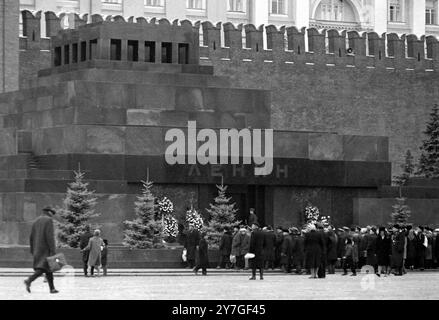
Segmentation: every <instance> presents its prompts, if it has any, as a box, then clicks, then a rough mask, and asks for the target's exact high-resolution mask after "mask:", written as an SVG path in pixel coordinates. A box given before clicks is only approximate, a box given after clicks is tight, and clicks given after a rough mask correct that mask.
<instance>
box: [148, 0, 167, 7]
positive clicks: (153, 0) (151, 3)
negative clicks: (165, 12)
mask: <svg viewBox="0 0 439 320" xmlns="http://www.w3.org/2000/svg"><path fill="white" fill-rule="evenodd" d="M145 6H146V7H164V6H165V4H164V0H145Z"/></svg>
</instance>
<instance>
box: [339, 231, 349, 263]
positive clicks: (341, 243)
mask: <svg viewBox="0 0 439 320" xmlns="http://www.w3.org/2000/svg"><path fill="white" fill-rule="evenodd" d="M346 238H347V234H346V232H342V233H340V235H339V237H338V241H337V258H343V256H344V255H345V244H346Z"/></svg>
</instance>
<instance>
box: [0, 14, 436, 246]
mask: <svg viewBox="0 0 439 320" xmlns="http://www.w3.org/2000/svg"><path fill="white" fill-rule="evenodd" d="M22 16H23V33H24V35H25V36H24V37H23V38H20V40H19V44H20V52H19V66H20V73H19V83H20V90H18V91H13V92H8V93H4V94H2V95H0V244H2V245H9V246H11V245H12V246H16V245H27V243H28V236H29V229H30V225H31V223H32V221H33V219H34V218H35V217H36V216H37V215H38V214H39V212H40V210H41V209H42V208H43V207H44V206H46V205H53V206H56V205H61V204H62V198H63V197H64V195H65V191H66V187H67V183H68V182H70V181H71V180H72V171H73V170H75V169H77V168H78V166H79V165H80V167H81V169H82V170H84V171H86V178H87V180H88V181H89V182H90V188H91V189H94V190H96V192H97V194H98V197H99V205H98V208H97V210H98V211H99V212H101V213H102V215H101V217H99V218H98V219H96V221H95V222H97V223H99V224H101V225H102V231H103V234H105V235H106V237H107V238H108V239H109V241H110V243H112V244H118V243H121V241H122V237H123V234H122V231H123V224H122V222H123V221H124V220H126V219H132V218H133V216H134V210H133V202H134V200H135V197H136V195H137V194H138V193H139V192H140V188H141V184H140V181H141V180H144V179H145V178H146V175H147V172H149V173H150V178H151V180H153V181H154V182H155V184H156V191H157V194H159V195H160V194H161V195H166V196H168V197H169V198H170V199H172V201H173V202H174V206H175V208H176V210H177V211H178V212H177V213H184V211H185V210H186V207H188V206H189V199H193V201H194V205H195V206H196V207H198V208H200V209H201V211H202V213H203V214H204V215H205V214H206V212H205V211H204V208H206V207H208V204H209V203H210V202H211V201H212V199H213V198H214V196H215V195H216V188H215V184H218V183H220V182H221V179H224V182H225V184H227V185H230V188H229V192H230V194H231V196H232V197H233V200H234V201H236V203H237V206H238V208H239V213H238V215H239V218H240V219H242V220H245V219H246V218H247V212H248V209H249V208H250V207H254V208H256V213H257V214H258V216H259V218H260V220H261V222H262V223H265V224H271V225H284V226H286V225H290V224H296V225H299V224H301V223H302V222H303V213H302V211H303V206H304V204H305V203H306V201H310V202H312V203H313V204H314V205H316V206H318V207H319V209H320V211H321V213H322V214H324V215H329V216H331V218H332V221H333V223H334V224H335V225H338V226H341V225H351V224H353V223H355V224H361V225H365V224H380V223H386V222H387V221H389V220H390V217H389V215H390V212H391V205H392V204H393V202H394V199H393V198H394V197H396V196H397V190H395V188H392V187H390V184H391V176H392V166H393V171H394V172H397V170H395V169H396V168H398V164H399V162H400V157H401V156H402V155H403V153H404V152H403V151H405V150H406V149H407V148H412V149H413V150H414V149H415V147H414V146H416V145H419V141H420V139H421V138H422V134H421V133H422V130H423V129H424V126H425V121H426V120H427V117H428V112H429V110H430V108H431V106H432V105H433V102H434V101H436V99H437V98H438V97H439V90H438V88H437V85H435V82H437V79H438V71H439V67H438V61H439V57H438V55H439V46H438V42H437V40H436V39H435V38H433V37H427V38H422V39H418V38H416V37H414V36H403V37H398V36H396V35H392V34H388V35H386V34H384V35H377V34H376V33H368V34H358V33H357V32H347V33H345V32H343V33H340V32H338V31H335V30H329V31H325V30H324V31H318V30H316V29H302V30H297V29H296V28H294V27H290V28H281V29H280V30H278V29H276V28H275V27H273V26H269V27H267V28H265V32H266V39H267V44H266V45H265V44H264V36H263V32H264V29H263V28H262V27H260V28H256V27H255V26H253V25H246V26H242V25H239V26H234V25H232V24H230V23H226V24H224V25H221V24H217V25H213V24H212V23H210V22H204V23H197V24H192V23H190V22H189V21H181V22H179V21H174V22H172V23H170V22H169V21H167V20H165V19H162V20H156V19H152V20H150V21H147V20H145V19H144V18H138V19H133V18H131V19H129V20H125V19H124V18H122V17H107V18H105V19H104V18H103V17H101V16H99V15H94V16H92V17H91V23H87V21H88V19H87V17H79V16H76V20H75V21H76V22H77V24H76V28H75V29H72V30H62V29H61V24H60V19H61V18H62V17H60V16H56V15H55V14H53V13H51V12H46V13H45V14H44V17H45V21H46V31H47V35H46V36H47V37H51V38H47V37H42V36H41V32H40V22H41V13H36V14H33V13H30V12H29V11H24V12H22ZM200 29H201V30H200ZM200 31H202V38H203V41H202V45H200V41H199V39H200ZM222 32H223V35H222V34H221V33H222ZM243 32H244V33H245V40H246V41H245V42H246V43H245V47H243V38H242V35H243ZM305 38H306V39H307V41H305ZM17 41H18V38H17ZM326 42H327V43H328V45H326ZM424 45H426V48H427V50H426V53H427V54H426V55H425V54H424V52H425V50H423V48H424ZM265 47H266V48H265ZM188 121H196V122H197V128H198V129H202V128H212V129H215V130H219V129H220V128H236V129H242V128H253V129H256V128H260V129H274V170H273V172H272V174H271V175H269V176H265V177H256V176H254V173H253V166H251V165H222V166H215V165H214V166H211V165H206V166H201V165H175V166H170V165H168V164H167V163H166V161H165V157H164V153H165V149H166V146H167V143H166V142H165V134H166V132H167V130H169V129H170V128H181V129H182V130H183V131H184V130H187V124H188ZM438 190H439V188H437V187H435V186H429V187H423V186H415V185H414V186H412V187H410V188H408V189H407V190H406V189H405V190H404V192H405V193H406V194H407V195H409V196H412V197H413V198H411V199H410V200H409V205H410V206H411V209H412V217H411V219H412V221H413V222H414V223H422V224H435V223H439V220H438V217H437V215H436V214H435V210H436V209H437V208H439V200H438V199H439V192H438ZM206 218H207V217H206Z"/></svg>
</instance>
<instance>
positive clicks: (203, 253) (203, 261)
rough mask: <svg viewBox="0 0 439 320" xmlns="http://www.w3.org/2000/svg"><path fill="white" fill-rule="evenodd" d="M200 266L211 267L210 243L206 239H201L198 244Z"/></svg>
mask: <svg viewBox="0 0 439 320" xmlns="http://www.w3.org/2000/svg"><path fill="white" fill-rule="evenodd" d="M197 261H198V267H200V268H209V255H208V245H207V241H206V239H203V238H202V239H201V240H200V242H199V245H198V260H197Z"/></svg>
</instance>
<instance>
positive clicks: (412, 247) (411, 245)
mask: <svg viewBox="0 0 439 320" xmlns="http://www.w3.org/2000/svg"><path fill="white" fill-rule="evenodd" d="M414 259H416V239H415V238H414V237H413V238H411V239H410V237H407V260H409V261H410V263H413V262H414Z"/></svg>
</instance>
